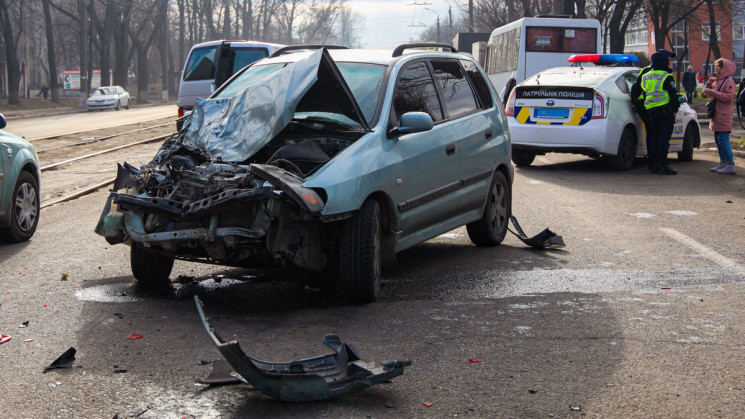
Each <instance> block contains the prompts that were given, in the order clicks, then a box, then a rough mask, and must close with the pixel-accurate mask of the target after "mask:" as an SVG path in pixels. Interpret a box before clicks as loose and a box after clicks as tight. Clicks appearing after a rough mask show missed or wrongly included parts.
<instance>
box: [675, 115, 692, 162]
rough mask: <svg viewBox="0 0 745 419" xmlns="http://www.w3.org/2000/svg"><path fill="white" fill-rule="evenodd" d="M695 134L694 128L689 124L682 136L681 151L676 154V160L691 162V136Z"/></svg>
mask: <svg viewBox="0 0 745 419" xmlns="http://www.w3.org/2000/svg"><path fill="white" fill-rule="evenodd" d="M694 135H696V134H695V128H693V127H692V126H691V125H690V124H688V126H687V127H686V132H685V134H683V149H682V150H680V151H679V152H678V160H680V161H691V160H693V136H694Z"/></svg>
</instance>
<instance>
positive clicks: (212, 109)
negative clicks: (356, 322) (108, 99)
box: [96, 50, 365, 283]
mask: <svg viewBox="0 0 745 419" xmlns="http://www.w3.org/2000/svg"><path fill="white" fill-rule="evenodd" d="M330 66H333V62H332V61H331V59H330V58H329V57H328V55H327V53H326V52H325V51H324V50H320V51H318V52H317V53H314V54H312V55H311V56H310V57H309V58H308V59H304V60H301V61H298V62H295V63H292V65H288V66H286V67H285V68H283V69H282V70H280V71H277V72H276V73H274V74H272V75H270V76H268V77H266V78H264V79H262V80H261V82H260V83H256V84H255V85H252V86H249V87H248V88H247V89H246V90H245V91H243V92H242V93H240V94H238V95H236V96H235V97H231V98H222V99H209V100H200V101H199V102H198V103H197V105H196V107H195V111H194V112H193V114H192V116H191V117H190V119H189V121H187V123H186V125H185V127H184V129H183V130H182V131H180V132H178V133H175V134H173V135H172V136H171V137H170V138H169V139H168V140H167V141H166V142H165V143H164V144H163V145H162V146H161V148H160V150H159V151H158V152H157V154H156V156H155V158H153V160H152V161H150V162H149V163H147V164H145V165H144V166H142V167H141V168H139V169H137V168H135V167H132V166H131V165H128V164H126V163H125V164H124V165H119V170H118V175H117V178H116V182H115V184H114V187H113V189H112V192H111V194H110V196H109V199H108V201H107V203H106V206H105V208H104V211H103V213H102V215H101V219H100V220H99V223H98V225H97V226H96V232H97V233H98V234H100V235H103V236H104V237H105V238H106V240H107V241H108V242H109V243H111V244H118V243H125V244H128V245H130V246H131V247H132V253H131V255H132V258H131V263H132V272H133V274H134V276H135V278H136V279H138V280H139V281H141V282H146V283H154V282H163V281H166V280H167V279H168V276H169V275H170V271H171V268H172V266H173V260H174V259H184V260H193V261H200V262H207V263H216V264H225V265H230V266H247V267H248V266H250V267H256V266H266V265H270V264H287V263H289V264H292V265H296V266H299V267H302V268H306V269H309V270H312V271H321V270H323V269H324V268H325V267H326V264H327V260H328V257H327V254H329V252H328V250H327V249H324V247H325V246H328V245H329V244H330V242H331V240H329V239H328V238H327V237H325V235H327V234H328V232H329V231H333V228H324V224H328V223H329V221H330V220H328V219H324V218H323V217H322V216H321V211H322V210H323V208H324V196H323V191H322V190H314V189H309V188H305V187H303V186H302V184H303V182H304V179H305V178H306V177H308V176H310V175H311V174H312V173H314V171H316V170H317V169H318V168H319V167H321V166H323V165H324V164H326V163H327V162H329V161H330V160H331V159H332V158H333V157H334V156H335V155H336V154H338V153H339V152H341V151H342V150H344V149H345V148H346V147H347V146H348V145H349V144H351V143H352V142H353V141H355V140H356V139H357V138H359V137H360V136H361V135H363V134H364V133H365V130H364V129H338V126H337V125H335V124H332V123H319V122H317V121H307V120H305V119H302V118H298V117H297V115H296V112H298V111H299V110H306V106H305V104H306V103H313V104H317V103H318V101H317V100H315V99H314V100H311V101H309V100H308V99H306V96H308V95H309V94H311V95H312V94H313V92H314V88H316V86H318V85H319V84H323V83H319V81H320V82H322V81H323V79H326V78H329V77H330V75H329V72H331V73H333V69H334V68H335V67H330ZM332 75H333V74H332ZM316 89H317V88H316ZM309 92H310V93H309ZM355 105H356V104H355ZM321 111H323V109H322V110H321ZM327 122H328V121H327ZM329 127H334V128H333V129H330V128H329Z"/></svg>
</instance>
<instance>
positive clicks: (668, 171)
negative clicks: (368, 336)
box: [656, 165, 678, 175]
mask: <svg viewBox="0 0 745 419" xmlns="http://www.w3.org/2000/svg"><path fill="white" fill-rule="evenodd" d="M656 173H657V174H658V175H677V174H678V171H677V170H675V169H673V168H672V167H671V166H670V165H667V166H660V168H659V169H657V172H656Z"/></svg>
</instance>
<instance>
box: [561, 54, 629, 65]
mask: <svg viewBox="0 0 745 419" xmlns="http://www.w3.org/2000/svg"><path fill="white" fill-rule="evenodd" d="M569 62H570V63H592V64H595V65H610V64H623V63H637V62H639V58H637V57H636V55H632V54H575V55H572V56H571V57H569Z"/></svg>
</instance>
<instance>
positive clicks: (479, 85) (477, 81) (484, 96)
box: [460, 60, 494, 109]
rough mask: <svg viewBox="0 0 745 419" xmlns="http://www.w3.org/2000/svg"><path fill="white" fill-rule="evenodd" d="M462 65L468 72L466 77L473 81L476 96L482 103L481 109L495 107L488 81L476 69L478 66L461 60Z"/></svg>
mask: <svg viewBox="0 0 745 419" xmlns="http://www.w3.org/2000/svg"><path fill="white" fill-rule="evenodd" d="M460 63H461V65H463V69H464V70H466V76H468V79H469V80H471V84H472V85H473V88H474V90H476V96H478V98H479V101H480V102H481V107H482V108H484V109H489V108H491V107H493V106H494V101H493V100H492V97H491V92H490V91H489V86H488V85H487V83H486V80H484V76H483V75H482V74H481V72H479V70H478V68H477V67H476V64H474V63H473V62H471V61H468V60H460Z"/></svg>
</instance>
